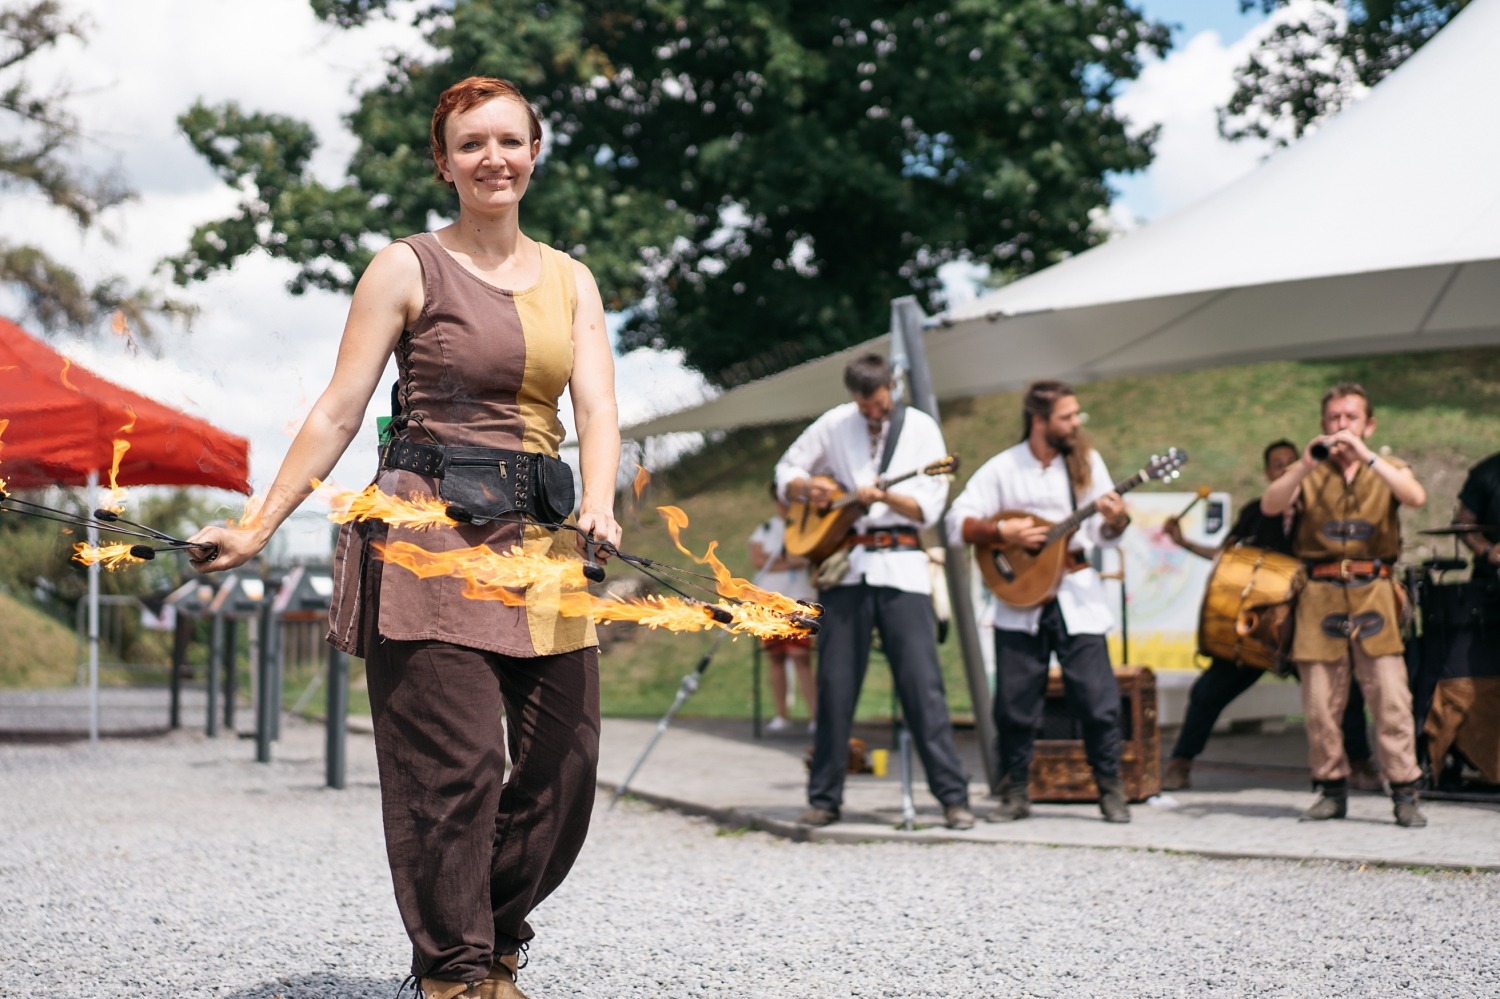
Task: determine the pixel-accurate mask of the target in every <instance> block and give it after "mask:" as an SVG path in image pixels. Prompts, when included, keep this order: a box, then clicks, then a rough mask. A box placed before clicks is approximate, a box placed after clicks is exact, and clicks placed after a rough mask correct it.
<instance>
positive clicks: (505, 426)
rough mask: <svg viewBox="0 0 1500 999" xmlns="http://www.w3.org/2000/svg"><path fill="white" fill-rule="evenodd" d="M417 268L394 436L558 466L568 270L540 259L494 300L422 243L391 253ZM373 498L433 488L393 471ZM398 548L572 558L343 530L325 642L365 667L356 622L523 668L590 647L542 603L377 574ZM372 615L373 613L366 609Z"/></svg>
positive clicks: (492, 537)
mask: <svg viewBox="0 0 1500 999" xmlns="http://www.w3.org/2000/svg"><path fill="white" fill-rule="evenodd" d="M401 242H403V243H405V244H406V245H407V246H410V247H411V248H412V250H413V252H415V253H416V255H417V259H418V260H419V261H420V263H421V266H422V287H423V295H424V299H425V301H424V304H423V307H422V312H421V315H420V316H418V317H417V320H416V321H415V322H414V323H413V324H412V327H411V328H410V329H409V330H406V331H405V332H404V333H403V334H402V336H401V340H400V342H399V343H398V345H397V348H396V359H397V365H398V368H399V371H400V380H399V383H398V388H397V395H398V398H399V400H400V404H401V410H402V413H403V415H404V416H405V417H406V419H407V423H406V426H405V429H404V430H403V431H402V433H403V435H404V436H405V437H406V438H407V439H409V440H411V441H413V442H416V443H419V444H438V445H445V446H469V447H500V448H511V449H513V450H518V451H530V452H534V453H540V454H547V455H554V456H555V455H556V454H557V450H558V447H559V446H560V445H561V443H562V438H563V426H562V423H561V421H560V420H559V419H558V415H557V401H558V399H559V397H560V396H561V395H562V392H563V390H564V389H565V388H566V387H567V384H568V379H569V378H570V377H571V375H572V371H573V317H574V314H575V313H576V311H577V307H578V294H577V287H576V285H575V283H574V276H573V265H572V260H571V259H570V258H569V257H568V256H567V254H565V253H562V252H560V251H557V250H554V249H552V248H551V247H548V246H543V245H541V244H535V245H536V246H537V247H538V248H539V250H540V251H541V263H542V268H541V277H540V278H539V279H538V281H537V282H536V284H534V285H532V286H531V287H530V288H526V289H522V290H519V291H511V290H506V289H502V288H497V287H495V286H494V285H491V284H489V283H488V282H486V281H484V280H483V279H481V278H480V277H478V276H477V275H475V274H473V273H471V272H470V271H468V270H467V269H465V268H464V267H463V265H462V264H460V263H459V262H458V261H457V260H455V259H454V258H453V257H452V256H451V255H450V254H449V253H448V251H446V250H445V249H443V247H442V245H441V244H440V243H439V242H438V240H437V237H436V236H434V235H433V234H431V233H422V234H420V235H416V236H408V237H406V238H404V239H402V240H401ZM374 481H375V484H376V485H377V486H379V488H380V489H381V490H382V491H383V492H385V493H388V494H390V495H394V496H400V497H414V496H424V497H426V496H436V495H437V493H438V485H439V480H438V479H436V478H433V477H432V476H425V475H421V474H418V473H416V472H412V471H407V470H404V469H388V468H383V469H380V470H379V472H378V473H377V474H376V476H375V480H374ZM396 541H407V542H411V543H412V544H415V545H418V546H420V547H422V548H425V549H427V550H428V551H433V552H444V551H453V550H457V549H463V548H468V547H471V546H474V545H488V546H489V547H490V548H491V549H493V550H494V551H496V552H498V553H503V552H506V551H509V550H510V549H511V548H512V547H514V546H516V545H518V544H519V545H521V546H522V548H523V550H524V551H526V552H527V553H528V554H530V553H536V552H550V553H552V554H556V555H559V556H573V555H575V553H576V547H575V544H574V541H573V537H572V535H571V533H570V532H566V531H558V532H556V533H553V532H551V531H548V530H546V529H545V528H542V527H538V526H536V525H528V526H526V527H524V528H523V527H522V526H520V525H519V524H517V523H514V522H512V521H510V520H508V519H507V520H505V521H494V522H491V523H488V524H484V525H479V526H476V525H469V524H460V525H458V526H455V527H439V528H433V529H429V530H421V531H418V530H413V529H411V528H402V527H390V528H387V527H386V526H385V525H383V524H379V523H376V522H366V523H364V524H345V525H343V526H342V527H341V528H340V530H339V537H338V543H337V546H336V548H335V553H334V584H335V585H334V597H333V604H332V607H331V609H330V612H329V619H330V633H329V641H330V642H331V643H333V645H334V646H335V647H337V648H339V649H341V650H343V651H345V652H348V653H349V654H351V655H355V656H361V657H363V656H364V652H365V650H364V642H365V634H366V627H365V625H366V615H367V614H369V613H370V612H371V611H372V610H376V611H377V613H378V622H377V624H378V632H379V635H380V637H381V638H389V639H394V640H398V641H417V640H424V639H433V640H439V641H445V642H452V643H454V644H457V645H464V646H468V647H470V648H476V649H483V650H487V651H491V652H499V653H502V654H505V655H511V656H522V657H533V656H542V655H551V654H554V653H561V652H571V651H574V650H577V649H581V648H586V647H589V646H593V645H597V644H598V641H597V638H596V636H595V632H594V625H593V622H591V621H589V620H588V619H587V618H569V617H563V616H562V615H560V614H559V613H558V612H557V601H556V600H555V599H549V598H550V597H551V596H553V595H552V594H548V593H546V592H532V593H528V594H527V596H528V598H529V599H527V601H526V605H525V606H524V607H513V606H508V605H507V604H505V603H503V602H501V601H500V600H496V599H475V598H473V597H470V596H466V595H465V589H466V584H465V583H464V581H462V580H459V579H456V578H452V577H438V578H431V579H418V578H417V576H415V575H414V574H413V573H411V572H409V571H408V570H406V569H403V568H401V567H399V566H395V565H390V564H386V563H383V562H380V561H379V556H378V554H377V553H376V552H375V550H374V548H373V545H374V544H375V543H378V542H396ZM371 604H377V605H378V606H377V607H371V606H370V605H371Z"/></svg>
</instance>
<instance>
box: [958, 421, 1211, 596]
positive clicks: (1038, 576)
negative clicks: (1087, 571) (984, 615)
mask: <svg viewBox="0 0 1500 999" xmlns="http://www.w3.org/2000/svg"><path fill="white" fill-rule="evenodd" d="M1186 461H1187V452H1186V451H1183V450H1180V449H1179V448H1175V447H1173V448H1168V449H1167V453H1166V454H1164V455H1152V456H1151V460H1150V461H1149V462H1148V463H1147V464H1146V467H1145V468H1142V469H1141V470H1140V471H1138V472H1136V473H1135V474H1134V475H1132V476H1130V477H1129V478H1128V479H1125V480H1123V481H1121V482H1117V483H1115V486H1114V491H1115V492H1117V493H1119V494H1120V495H1122V496H1123V495H1125V494H1126V493H1128V492H1130V490H1132V489H1134V488H1135V487H1136V486H1138V485H1140V484H1141V483H1143V482H1146V481H1149V480H1153V479H1155V480H1164V479H1174V478H1176V477H1177V475H1178V474H1179V472H1180V470H1181V468H1182V466H1183V464H1184V463H1185V462H1186ZM1098 512H1099V506H1098V503H1097V502H1091V503H1088V504H1086V505H1084V506H1081V507H1079V508H1078V509H1077V510H1074V511H1073V512H1072V513H1071V514H1069V515H1068V516H1067V518H1065V519H1063V520H1060V521H1058V522H1057V523H1055V524H1054V523H1051V522H1050V521H1046V520H1043V519H1042V518H1040V517H1036V516H1033V515H1032V514H1029V513H1027V512H1026V511H1024V510H1001V511H1000V512H999V513H997V514H995V516H994V517H993V518H991V519H992V520H994V521H995V523H997V524H998V523H1000V522H1001V521H1005V520H1012V519H1014V518H1017V517H1031V518H1032V519H1033V520H1035V521H1036V522H1037V523H1039V524H1041V525H1042V526H1044V527H1046V528H1047V539H1046V541H1045V542H1044V543H1043V544H1042V547H1041V549H1040V550H1038V551H1034V552H1032V551H1027V550H1026V548H1025V547H1024V546H1022V545H1021V544H1019V543H1012V544H1009V545H1007V544H1000V543H996V544H978V545H975V546H974V559H975V561H976V562H977V563H978V564H979V574H980V575H981V576H983V577H984V585H985V586H987V587H988V588H989V591H990V592H991V593H993V594H994V595H995V596H997V597H999V598H1000V599H1001V600H1003V601H1005V602H1006V603H1007V604H1009V605H1010V606H1012V607H1020V608H1023V609H1029V608H1032V607H1040V606H1041V605H1042V604H1044V603H1046V602H1047V601H1048V600H1051V599H1052V598H1053V597H1054V596H1056V595H1057V590H1058V587H1060V586H1061V585H1062V581H1063V578H1064V577H1065V576H1067V574H1068V572H1069V571H1070V570H1071V569H1073V568H1077V567H1076V566H1073V565H1070V564H1069V559H1068V541H1069V540H1070V539H1071V538H1072V537H1073V535H1074V534H1075V533H1077V531H1078V528H1079V527H1080V526H1082V525H1083V522H1084V521H1085V520H1088V519H1089V518H1090V517H1092V516H1093V515H1094V514H1096V513H1098Z"/></svg>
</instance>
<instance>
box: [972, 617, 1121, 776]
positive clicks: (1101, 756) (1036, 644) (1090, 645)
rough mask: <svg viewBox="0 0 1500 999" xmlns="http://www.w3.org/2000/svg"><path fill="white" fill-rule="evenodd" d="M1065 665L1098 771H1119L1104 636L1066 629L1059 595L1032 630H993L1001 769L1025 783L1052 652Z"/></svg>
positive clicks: (1116, 695)
mask: <svg viewBox="0 0 1500 999" xmlns="http://www.w3.org/2000/svg"><path fill="white" fill-rule="evenodd" d="M1054 653H1056V655H1057V661H1058V663H1059V664H1060V665H1061V666H1062V676H1063V690H1064V693H1065V694H1066V696H1067V699H1068V710H1069V712H1071V713H1072V715H1073V717H1074V718H1076V719H1078V721H1079V723H1080V724H1081V725H1082V726H1083V747H1084V752H1085V754H1086V755H1087V756H1088V761H1089V767H1090V768H1091V769H1092V770H1093V771H1094V776H1095V778H1100V777H1118V776H1119V775H1120V747H1121V742H1122V736H1121V733H1120V684H1119V681H1117V680H1116V679H1115V673H1114V670H1113V669H1111V668H1110V665H1109V646H1107V645H1106V644H1105V642H1104V636H1103V635H1070V634H1068V628H1067V625H1066V624H1065V623H1064V622H1063V616H1062V611H1061V610H1059V609H1058V607H1057V601H1056V600H1053V601H1051V602H1049V603H1048V604H1047V605H1046V607H1044V608H1043V609H1042V619H1041V623H1040V624H1039V625H1038V626H1037V633H1036V634H1035V635H1031V634H1027V633H1026V632H1024V631H1005V630H1003V629H1000V628H996V629H995V731H996V734H997V735H998V737H999V740H998V741H999V745H1000V776H1001V778H1002V779H1004V778H1007V777H1008V778H1010V780H1011V783H1013V784H1016V785H1019V786H1021V787H1025V786H1026V780H1027V771H1028V770H1030V768H1031V756H1032V750H1033V749H1034V748H1035V746H1036V733H1037V729H1039V728H1040V727H1041V724H1042V709H1043V707H1044V706H1045V704H1046V697H1047V666H1048V664H1049V663H1050V662H1051V659H1052V655H1053V654H1054Z"/></svg>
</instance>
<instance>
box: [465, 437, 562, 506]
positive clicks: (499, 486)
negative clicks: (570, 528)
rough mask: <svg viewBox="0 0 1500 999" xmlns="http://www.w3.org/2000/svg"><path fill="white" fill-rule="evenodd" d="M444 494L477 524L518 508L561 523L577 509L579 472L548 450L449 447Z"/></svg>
mask: <svg viewBox="0 0 1500 999" xmlns="http://www.w3.org/2000/svg"><path fill="white" fill-rule="evenodd" d="M438 496H440V497H442V498H443V499H444V500H447V501H448V502H449V503H450V504H452V505H454V506H457V507H459V508H460V509H462V510H463V511H464V512H465V513H466V514H468V519H469V521H470V522H472V523H475V524H487V523H489V522H490V521H492V520H497V519H499V518H501V517H504V516H506V515H507V514H511V513H515V512H517V511H520V512H522V513H524V514H526V515H528V516H530V517H533V518H535V519H537V520H540V521H542V522H543V523H557V522H559V521H561V520H563V519H564V518H566V517H567V516H568V515H569V514H571V513H572V512H573V473H572V471H571V470H570V469H569V468H568V466H567V464H566V463H565V462H564V461H563V460H562V459H560V458H553V457H550V456H548V455H544V454H534V453H532V452H528V451H506V450H502V449H499V448H478V447H476V448H464V447H448V448H444V449H443V471H442V478H441V479H440V480H439V481H438Z"/></svg>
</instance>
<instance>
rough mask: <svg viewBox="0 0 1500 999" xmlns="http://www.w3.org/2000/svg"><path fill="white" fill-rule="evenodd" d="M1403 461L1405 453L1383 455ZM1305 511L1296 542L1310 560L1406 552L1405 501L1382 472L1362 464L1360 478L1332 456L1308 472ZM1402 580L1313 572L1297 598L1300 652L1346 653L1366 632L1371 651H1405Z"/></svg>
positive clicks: (1302, 655) (1322, 656) (1295, 655)
mask: <svg viewBox="0 0 1500 999" xmlns="http://www.w3.org/2000/svg"><path fill="white" fill-rule="evenodd" d="M1382 460H1383V461H1387V462H1389V463H1390V464H1392V465H1394V466H1395V467H1397V468H1405V467H1406V464H1405V463H1404V462H1402V461H1401V460H1400V459H1398V458H1383V459H1382ZM1301 489H1302V493H1301V496H1302V508H1303V511H1304V512H1303V514H1302V518H1301V520H1300V521H1299V522H1298V525H1297V534H1296V537H1295V539H1294V541H1293V550H1294V551H1295V552H1296V555H1297V557H1298V558H1300V559H1303V560H1305V561H1307V562H1309V563H1313V564H1316V563H1319V562H1336V561H1338V560H1340V559H1379V560H1380V561H1381V562H1383V563H1390V564H1394V563H1395V561H1396V559H1397V557H1398V556H1399V555H1400V554H1401V522H1400V519H1399V518H1398V516H1397V511H1398V510H1399V508H1400V505H1401V504H1400V503H1399V502H1398V501H1397V499H1396V497H1395V496H1393V495H1392V494H1391V490H1390V487H1389V486H1388V485H1386V483H1385V480H1384V479H1382V478H1381V477H1380V474H1379V473H1378V472H1375V471H1374V470H1373V469H1370V468H1367V467H1365V466H1364V465H1360V466H1359V467H1358V469H1357V471H1356V472H1355V473H1354V478H1353V479H1352V480H1345V478H1344V474H1343V471H1342V470H1341V469H1340V468H1339V467H1338V466H1337V465H1335V464H1333V463H1332V462H1324V463H1323V464H1321V465H1319V466H1318V467H1317V468H1315V469H1313V470H1312V471H1311V472H1309V473H1307V477H1306V478H1304V479H1303V480H1302V486H1301ZM1398 585H1399V584H1398V583H1397V582H1396V580H1395V579H1394V578H1389V579H1351V580H1348V581H1341V580H1336V579H1310V580H1309V581H1308V584H1307V587H1306V588H1305V589H1304V590H1303V591H1302V595H1301V596H1300V597H1299V598H1298V600H1297V629H1296V634H1295V636H1294V637H1293V639H1292V659H1293V660H1295V661H1297V662H1332V661H1334V660H1338V659H1343V658H1344V657H1345V656H1346V655H1348V652H1349V643H1350V642H1351V641H1355V640H1358V641H1359V643H1360V646H1361V648H1363V649H1364V651H1365V652H1366V653H1367V654H1369V655H1371V656H1384V655H1400V654H1401V653H1402V652H1403V651H1404V649H1405V646H1404V645H1403V644H1402V641H1401V628H1400V624H1399V618H1400V615H1399V612H1398V598H1397V594H1396V588H1397V586H1398Z"/></svg>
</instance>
